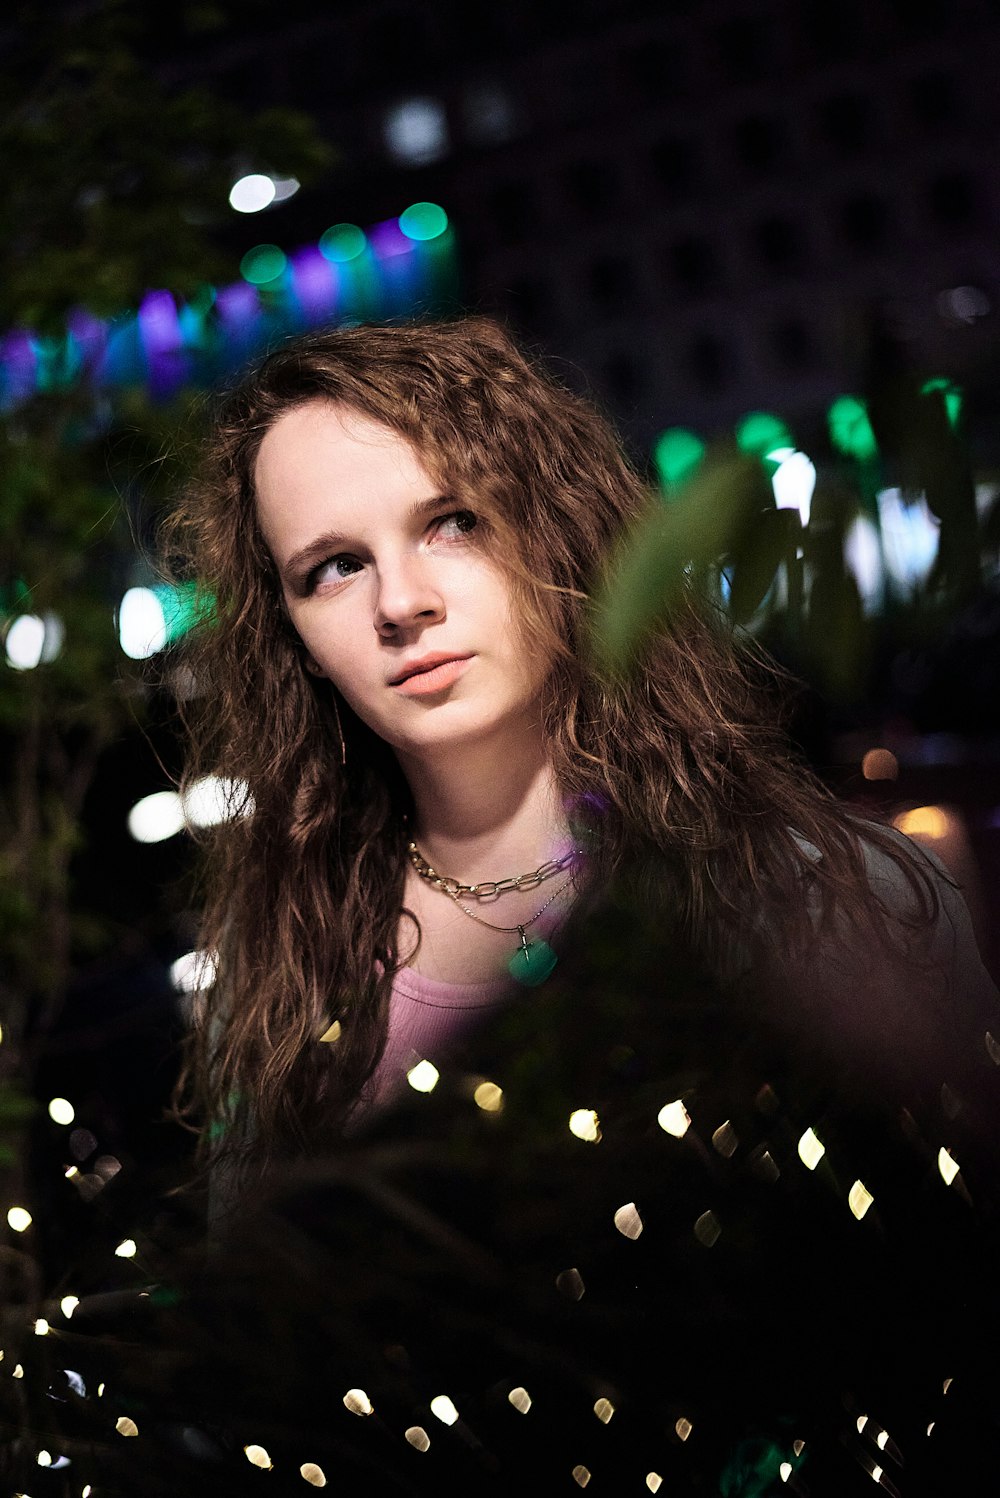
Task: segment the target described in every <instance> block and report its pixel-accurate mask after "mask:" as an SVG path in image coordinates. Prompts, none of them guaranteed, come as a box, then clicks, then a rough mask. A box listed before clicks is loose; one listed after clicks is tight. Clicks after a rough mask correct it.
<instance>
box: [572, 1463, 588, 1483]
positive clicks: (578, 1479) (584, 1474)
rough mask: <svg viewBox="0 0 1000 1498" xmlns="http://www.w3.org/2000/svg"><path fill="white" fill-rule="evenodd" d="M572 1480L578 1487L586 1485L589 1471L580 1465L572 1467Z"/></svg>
mask: <svg viewBox="0 0 1000 1498" xmlns="http://www.w3.org/2000/svg"><path fill="white" fill-rule="evenodd" d="M573 1481H574V1482H575V1483H577V1484H578V1486H579V1487H581V1488H585V1487H586V1486H587V1484H588V1482H589V1481H590V1473H589V1471H588V1470H587V1468H586V1467H582V1466H581V1467H574V1468H573Z"/></svg>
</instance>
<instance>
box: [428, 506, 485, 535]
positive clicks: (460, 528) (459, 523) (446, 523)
mask: <svg viewBox="0 0 1000 1498" xmlns="http://www.w3.org/2000/svg"><path fill="white" fill-rule="evenodd" d="M478 524H479V521H478V519H477V517H476V516H475V515H473V513H472V511H471V510H455V511H454V513H453V514H451V515H443V516H442V517H441V519H440V520H439V521H438V522H437V529H438V535H441V534H442V533H443V534H444V535H445V536H449V535H450V536H467V535H468V534H469V532H470V531H474V530H475V528H476V526H477V525H478Z"/></svg>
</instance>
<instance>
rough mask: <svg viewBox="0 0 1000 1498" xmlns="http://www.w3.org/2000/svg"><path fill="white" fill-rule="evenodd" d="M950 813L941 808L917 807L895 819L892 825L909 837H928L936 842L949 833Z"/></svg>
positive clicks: (903, 812)
mask: <svg viewBox="0 0 1000 1498" xmlns="http://www.w3.org/2000/svg"><path fill="white" fill-rule="evenodd" d="M948 821H949V818H948V813H947V812H946V811H944V810H943V808H942V807H940V806H915V807H913V809H912V811H901V812H900V813H899V815H898V816H896V817H893V819H892V825H893V826H894V827H896V828H898V829H899V831H900V832H905V833H906V835H907V837H926V838H929V839H930V840H931V841H932V842H936V841H937V840H938V839H940V838H942V837H946V836H947V833H948Z"/></svg>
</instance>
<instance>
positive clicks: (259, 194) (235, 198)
mask: <svg viewBox="0 0 1000 1498" xmlns="http://www.w3.org/2000/svg"><path fill="white" fill-rule="evenodd" d="M274 199H275V185H274V182H273V180H272V179H271V178H270V177H266V176H265V175H264V174H263V173H262V172H250V173H249V174H248V175H247V176H245V177H240V178H239V180H238V181H237V182H234V183H233V185H232V188H231V189H230V193H229V206H230V208H235V210H236V212H237V213H260V211H261V209H262V208H270V206H271V204H272V203H273V202H274Z"/></svg>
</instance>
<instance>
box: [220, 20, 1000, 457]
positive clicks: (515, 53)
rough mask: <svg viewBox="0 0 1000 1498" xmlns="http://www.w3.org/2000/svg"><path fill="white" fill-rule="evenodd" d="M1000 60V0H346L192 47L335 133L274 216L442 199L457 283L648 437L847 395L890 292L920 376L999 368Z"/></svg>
mask: <svg viewBox="0 0 1000 1498" xmlns="http://www.w3.org/2000/svg"><path fill="white" fill-rule="evenodd" d="M998 54H1000V7H998V6H997V4H996V3H995V0H955V3H950V4H949V3H945V0H866V3H855V0H842V3H839V4H837V5H835V6H834V5H830V4H820V5H805V4H802V3H795V0H757V3H754V4H752V5H750V4H747V3H746V0H705V3H700V4H694V3H673V4H671V5H665V4H662V3H661V4H655V5H654V4H649V3H631V4H630V3H628V0H624V3H623V0H618V3H612V0H578V3H576V4H572V5H571V4H568V3H553V0H543V3H541V4H539V3H538V0H535V3H532V0H511V3H507V4H505V5H503V6H494V7H483V6H480V5H478V4H475V5H472V6H468V7H466V6H461V5H458V4H437V5H433V4H432V5H427V4H419V3H414V0H352V3H341V4H340V5H338V6H337V7H336V11H335V12H334V11H332V10H331V11H330V12H325V13H320V12H319V11H318V10H317V9H316V7H315V6H305V5H301V4H300V5H298V6H296V5H294V4H293V5H292V6H291V7H290V8H289V10H288V11H287V13H286V14H285V16H284V18H283V21H282V23H281V24H280V25H278V24H275V25H274V28H273V29H271V27H270V26H269V27H268V28H267V29H266V30H259V31H256V32H253V33H250V34H247V35H245V36H243V37H241V38H240V39H239V40H238V41H235V42H234V41H230V42H229V43H227V44H226V45H225V46H224V47H221V48H219V49H218V50H216V51H215V52H211V51H209V52H207V53H205V54H202V56H201V57H200V58H199V59H198V60H197V61H196V62H195V63H193V65H194V66H195V67H196V68H197V69H199V70H202V69H203V70H205V71H208V72H210V73H211V74H212V75H213V76H214V78H215V79H216V80H217V82H218V84H219V85H220V86H221V87H223V88H224V89H233V90H236V91H238V92H239V93H240V94H241V96H242V97H244V98H247V97H255V98H257V99H258V100H259V101H260V102H262V103H265V102H268V103H269V102H275V103H289V104H293V103H294V104H296V105H299V106H304V107H307V108H309V109H311V110H313V111H315V113H316V114H317V116H318V117H319V119H320V120H321V123H322V125H323V127H324V129H325V130H326V131H327V132H328V134H329V136H330V138H331V140H332V141H333V142H335V143H336V145H337V146H338V147H339V148H340V150H341V152H342V156H341V161H340V165H339V167H338V168H337V170H336V171H335V173H334V174H333V176H332V178H331V179H330V181H329V182H328V183H327V184H326V185H325V186H324V188H323V189H315V190H313V191H312V192H310V193H308V194H307V193H303V194H301V195H300V200H299V201H297V202H296V204H295V211H294V214H292V213H289V214H287V216H283V217H282V218H281V219H277V218H276V219H274V220H273V221H272V222H271V223H269V225H268V233H269V234H271V235H274V236H283V235H284V234H285V232H286V228H287V232H288V233H290V234H292V233H294V229H295V228H296V227H297V228H299V229H300V230H301V233H302V234H303V236H305V235H306V234H308V235H311V236H312V237H315V234H316V231H317V230H321V229H322V228H323V227H325V225H326V221H330V222H333V221H336V220H338V219H352V220H356V221H359V222H362V223H365V222H369V221H371V220H373V219H377V218H380V217H385V216H388V215H389V214H391V213H397V212H399V210H400V208H401V207H403V206H405V204H406V203H408V202H412V201H414V200H421V199H430V200H432V201H435V202H440V203H442V204H443V205H444V206H445V208H446V209H447V211H448V213H449V215H450V216H451V218H452V221H453V223H454V226H455V229H456V231H457V234H458V236H459V245H460V253H461V257H462V262H463V267H464V300H465V304H466V305H467V306H469V307H470V308H475V309H479V310H483V311H489V312H496V313H499V314H501V315H503V316H505V317H508V318H509V319H510V320H511V321H512V323H513V324H514V325H515V326H516V327H518V328H519V329H520V330H521V331H522V332H523V333H524V334H526V335H527V336H528V337H529V338H530V339H532V340H534V341H535V342H537V343H538V344H540V345H541V346H542V347H543V348H544V349H545V350H546V351H547V352H549V353H550V354H552V355H555V356H556V357H557V358H558V359H561V360H565V361H566V367H567V369H568V370H569V371H570V378H574V374H573V371H574V370H580V371H582V372H583V374H584V376H585V379H586V381H587V382H588V383H589V385H590V388H591V389H592V390H593V392H594V393H595V394H596V395H597V396H598V398H600V399H602V400H603V401H604V402H605V404H606V405H607V406H608V407H609V408H610V409H611V411H612V412H613V413H614V414H615V416H616V417H617V418H618V419H619V421H620V422H621V423H622V424H623V425H624V427H625V429H626V431H627V432H628V433H629V435H630V436H631V437H632V439H633V441H634V442H636V443H637V444H638V445H640V446H643V447H645V446H647V445H648V443H649V441H650V440H651V439H652V437H653V435H654V434H655V433H656V432H657V431H659V430H662V428H663V427H664V426H665V425H669V424H671V423H674V422H680V423H683V424H686V425H692V426H695V427H697V428H700V429H702V430H707V431H711V430H713V429H715V428H717V427H719V426H720V425H724V424H725V425H728V424H729V422H730V421H731V420H732V419H733V418H735V417H736V416H738V415H739V414H740V413H741V412H744V411H746V410H747V409H751V408H753V407H758V406H761V405H764V406H767V407H771V408H776V409H780V410H782V411H783V412H785V413H786V414H788V415H790V416H792V417H795V416H796V415H798V414H800V413H801V414H802V415H803V416H805V415H807V414H808V413H813V412H815V411H817V410H819V409H821V408H822V407H823V406H824V403H828V401H829V399H830V398H831V397H832V396H834V395H836V394H837V393H838V392H839V391H842V390H844V389H850V388H856V387H857V386H858V384H859V382H860V380H861V378H862V374H863V370H862V368H861V367H860V366H861V360H862V347H863V331H864V324H865V319H866V316H867V315H868V314H869V313H870V312H871V311H872V310H873V309H878V310H879V311H880V313H881V314H882V315H883V316H884V317H885V318H887V320H888V323H889V325H890V327H891V328H892V330H893V331H894V332H895V333H896V334H898V335H899V337H900V338H901V340H902V342H903V345H904V347H907V348H908V350H909V352H910V355H911V357H912V359H913V360H914V362H915V363H916V364H917V365H918V366H919V367H921V368H924V369H925V370H926V371H927V372H928V373H932V374H947V375H949V376H951V377H952V378H957V379H959V380H961V381H963V382H966V383H968V385H969V386H970V387H972V388H973V389H974V388H975V386H976V383H977V382H978V381H985V380H988V379H989V378H990V375H991V371H992V366H991V359H992V358H994V357H995V356H993V355H992V354H991V352H990V348H991V345H993V344H995V343H996V327H997V318H998V315H1000V314H998V311H997V307H998V303H1000V281H998V274H997V262H996V250H995V242H996V241H995V235H996V226H997V220H998V205H997V191H998V187H997V179H996V174H995V172H994V170H993V161H994V158H995V153H996V149H997V144H998V135H1000V128H998V116H1000V96H998V94H997V91H996V90H995V89H993V88H992V87H990V86H986V85H984V80H989V79H991V78H993V77H994V76H996V68H997V63H998V61H1000V56H998ZM278 165H280V164H278ZM320 219H322V220H323V222H322V223H321V222H320V221H319V220H320ZM296 221H297V222H296ZM974 413H975V402H974V401H973V405H972V414H973V416H974Z"/></svg>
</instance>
